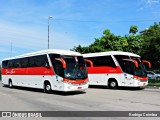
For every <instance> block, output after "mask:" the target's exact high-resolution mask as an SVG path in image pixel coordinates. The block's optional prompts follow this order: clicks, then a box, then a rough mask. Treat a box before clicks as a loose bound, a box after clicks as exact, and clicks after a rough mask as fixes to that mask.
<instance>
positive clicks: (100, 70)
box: [88, 66, 122, 74]
mask: <svg viewBox="0 0 160 120" xmlns="http://www.w3.org/2000/svg"><path fill="white" fill-rule="evenodd" d="M88 73H89V74H119V73H122V71H121V68H120V67H119V66H117V67H116V68H113V67H106V66H104V67H103V66H102V67H88Z"/></svg>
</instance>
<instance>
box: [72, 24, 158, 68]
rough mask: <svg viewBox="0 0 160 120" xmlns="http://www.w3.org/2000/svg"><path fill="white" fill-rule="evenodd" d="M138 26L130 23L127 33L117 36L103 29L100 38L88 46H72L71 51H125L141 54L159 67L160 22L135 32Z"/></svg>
mask: <svg viewBox="0 0 160 120" xmlns="http://www.w3.org/2000/svg"><path fill="white" fill-rule="evenodd" d="M137 32H138V27H137V26H135V25H132V26H131V27H130V29H129V32H128V34H126V35H125V36H117V35H114V34H113V33H111V32H110V30H109V29H106V30H104V31H103V34H102V36H101V37H100V38H96V39H95V40H94V42H93V43H92V44H91V45H89V46H85V47H83V46H81V45H78V46H74V48H73V49H71V50H73V51H77V52H80V53H94V52H104V51H126V52H132V53H135V54H139V55H141V56H142V57H143V58H144V59H147V60H149V61H151V63H152V65H153V66H154V67H156V66H159V67H160V23H159V24H157V23H154V25H152V26H150V27H149V28H148V29H147V30H144V31H143V32H141V33H140V34H137Z"/></svg>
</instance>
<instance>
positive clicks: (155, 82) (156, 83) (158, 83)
mask: <svg viewBox="0 0 160 120" xmlns="http://www.w3.org/2000/svg"><path fill="white" fill-rule="evenodd" d="M148 86H160V80H148Z"/></svg>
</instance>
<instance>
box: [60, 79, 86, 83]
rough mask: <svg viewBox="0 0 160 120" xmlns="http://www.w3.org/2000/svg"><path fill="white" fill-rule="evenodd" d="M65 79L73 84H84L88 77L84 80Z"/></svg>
mask: <svg viewBox="0 0 160 120" xmlns="http://www.w3.org/2000/svg"><path fill="white" fill-rule="evenodd" d="M63 81H64V82H68V83H71V84H83V83H86V82H88V78H86V79H84V80H69V79H66V78H64V79H63Z"/></svg>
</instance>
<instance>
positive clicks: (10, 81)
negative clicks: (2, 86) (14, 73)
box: [9, 80, 13, 88]
mask: <svg viewBox="0 0 160 120" xmlns="http://www.w3.org/2000/svg"><path fill="white" fill-rule="evenodd" d="M9 87H10V88H12V87H13V84H12V80H9Z"/></svg>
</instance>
